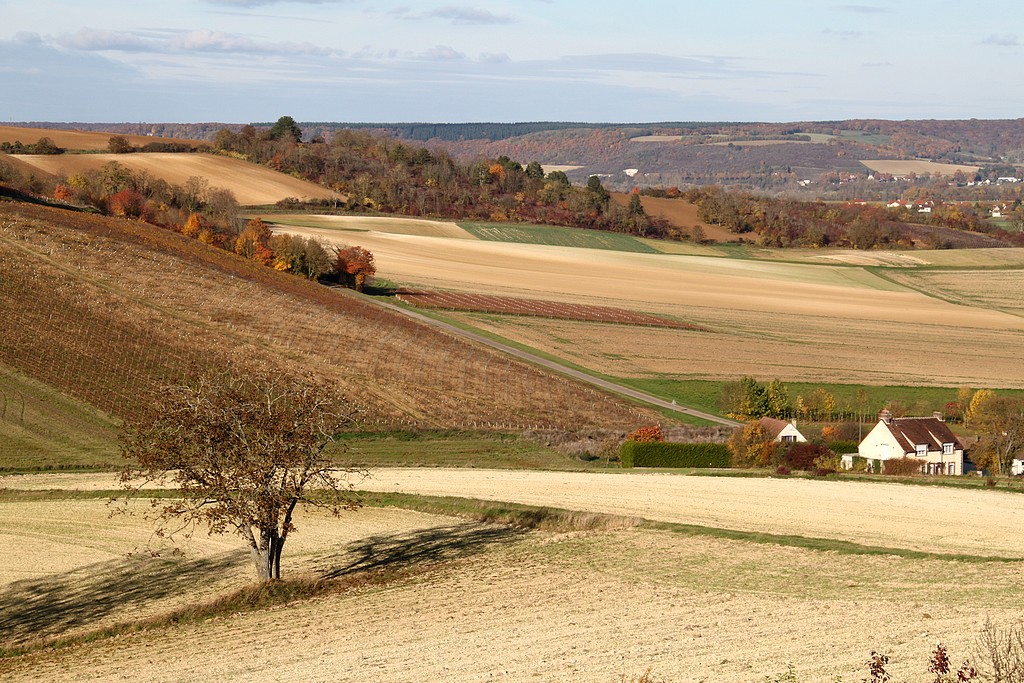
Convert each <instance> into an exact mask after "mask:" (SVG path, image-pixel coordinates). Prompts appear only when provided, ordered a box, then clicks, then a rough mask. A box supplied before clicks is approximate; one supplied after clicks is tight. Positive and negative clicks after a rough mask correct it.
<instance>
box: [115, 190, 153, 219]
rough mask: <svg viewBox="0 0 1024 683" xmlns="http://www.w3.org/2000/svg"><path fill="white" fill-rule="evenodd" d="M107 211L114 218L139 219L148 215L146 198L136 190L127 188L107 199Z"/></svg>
mask: <svg viewBox="0 0 1024 683" xmlns="http://www.w3.org/2000/svg"><path fill="white" fill-rule="evenodd" d="M107 210H108V211H109V212H110V213H111V214H113V215H114V216H124V217H125V218H139V217H141V216H143V215H144V214H145V213H146V198H145V197H143V196H142V195H141V194H140V193H139V192H136V191H135V190H131V189H128V188H125V189H124V190H121V191H120V192H116V193H114V194H113V195H111V196H110V197H109V198H108V199H107Z"/></svg>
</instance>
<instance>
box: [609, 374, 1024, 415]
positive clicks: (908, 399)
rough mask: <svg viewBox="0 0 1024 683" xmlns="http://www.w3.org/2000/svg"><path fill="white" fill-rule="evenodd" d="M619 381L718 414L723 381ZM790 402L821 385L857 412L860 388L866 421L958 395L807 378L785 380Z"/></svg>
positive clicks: (952, 390) (935, 405)
mask: <svg viewBox="0 0 1024 683" xmlns="http://www.w3.org/2000/svg"><path fill="white" fill-rule="evenodd" d="M613 379H614V380H615V381H616V382H619V383H620V384H625V385H627V386H630V387H633V388H635V389H639V390H641V391H646V392H648V393H650V394H654V395H655V396H659V397H662V398H665V399H668V400H673V399H674V400H675V401H677V402H679V403H680V404H682V405H686V406H692V407H694V408H697V409H699V410H703V411H706V412H709V413H714V414H721V410H720V409H719V407H718V402H719V398H720V397H721V395H722V388H723V387H724V386H725V384H726V383H725V382H720V381H710V380H693V379H672V378H668V377H662V378H636V377H615V378H613ZM755 379H757V380H758V381H759V382H761V383H767V382H770V381H771V379H772V378H771V377H758V378H755ZM786 387H787V388H788V390H789V399H790V403H795V402H796V398H797V396H808V395H809V394H810V393H811V392H812V391H814V390H815V389H818V388H821V389H824V390H825V391H827V392H829V393H830V394H832V395H833V396H834V397H835V399H836V409H837V410H850V411H851V412H854V413H856V412H858V410H859V408H858V406H861V405H862V403H861V399H860V398H859V397H858V393H859V392H863V395H862V396H863V397H864V400H863V405H866V406H868V407H867V408H866V409H865V410H866V414H867V417H868V422H874V410H875V407H876V406H884V405H886V404H887V403H890V402H891V403H892V404H893V405H896V406H897V407H902V408H903V409H904V410H905V412H906V414H907V415H912V416H930V415H931V414H932V413H933V412H934V411H936V410H940V411H941V410H942V409H943V408H944V406H945V405H946V403H947V402H949V401H955V400H956V398H957V388H956V387H910V386H870V385H866V384H811V383H807V382H787V383H786ZM998 393H1000V394H1008V395H1016V396H1024V390H1016V389H1000V390H999V391H998Z"/></svg>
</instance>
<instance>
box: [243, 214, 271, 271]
mask: <svg viewBox="0 0 1024 683" xmlns="http://www.w3.org/2000/svg"><path fill="white" fill-rule="evenodd" d="M272 236H273V235H272V233H271V232H270V227H269V226H268V225H267V224H266V223H264V222H263V219H262V218H253V219H252V220H250V221H249V222H248V223H246V224H245V228H243V229H242V232H240V233H238V237H236V238H235V253H236V254H239V255H241V256H244V257H245V258H248V259H252V260H253V261H257V262H259V263H261V264H263V265H265V266H268V265H270V264H271V262H272V261H273V260H274V252H273V250H272V249H271V248H270V238H271V237H272Z"/></svg>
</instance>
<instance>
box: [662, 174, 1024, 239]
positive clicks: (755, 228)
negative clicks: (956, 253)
mask: <svg viewBox="0 0 1024 683" xmlns="http://www.w3.org/2000/svg"><path fill="white" fill-rule="evenodd" d="M644 194H649V195H651V196H670V197H671V196H675V197H680V198H682V199H685V200H687V201H690V202H692V203H694V204H696V205H697V207H698V210H699V213H698V215H699V217H700V219H701V220H703V221H705V222H707V223H711V224H716V225H721V226H722V227H724V228H727V229H728V230H730V231H732V232H734V233H737V234H739V235H744V234H752V235H757V236H758V238H759V242H760V243H761V244H762V245H764V246H769V247H790V246H800V247H824V246H845V247H853V248H855V249H871V248H873V247H878V246H887V247H913V246H917V245H918V243H919V242H921V243H923V244H924V246H928V247H931V248H950V247H965V246H981V245H983V244H984V245H985V246H1008V245H1010V244H1013V245H1024V233H1019V232H1017V233H1014V232H1007V231H1005V230H1002V229H1001V228H999V227H997V226H995V225H993V224H992V223H990V222H989V221H988V220H987V217H988V211H987V209H986V208H984V207H982V206H980V205H964V204H961V203H955V202H948V203H944V202H941V201H932V202H931V204H932V206H930V208H931V211H930V212H928V213H921V212H918V211H917V210H915V209H914V208H907V206H906V205H905V204H901V205H900V206H899V207H898V208H888V207H885V206H879V205H877V204H866V203H865V204H861V203H853V202H847V203H835V202H823V201H813V202H808V201H802V200H798V199H786V198H777V197H768V196H765V195H759V194H753V193H749V192H737V191H728V190H724V189H722V188H721V187H717V186H707V187H700V188H694V189H689V190H686V191H680V190H678V189H677V188H670V189H669V190H648V191H645V192H644ZM1017 206H1018V207H1019V206H1020V204H1019V203H1018V205H1017ZM1020 220H1021V223H1022V225H1024V211H1022V212H1021V213H1020ZM944 229H948V230H944ZM953 231H956V232H953ZM963 233H967V234H963ZM971 233H973V235H971ZM988 242H992V244H988ZM1000 242H1001V243H1002V244H999V243H1000Z"/></svg>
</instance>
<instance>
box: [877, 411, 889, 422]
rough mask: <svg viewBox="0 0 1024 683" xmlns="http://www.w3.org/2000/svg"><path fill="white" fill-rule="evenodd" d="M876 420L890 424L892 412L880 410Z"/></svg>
mask: <svg viewBox="0 0 1024 683" xmlns="http://www.w3.org/2000/svg"><path fill="white" fill-rule="evenodd" d="M878 419H879V420H881V421H882V422H884V423H885V424H892V411H891V410H889V409H888V408H882V410H880V411H879V412H878Z"/></svg>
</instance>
